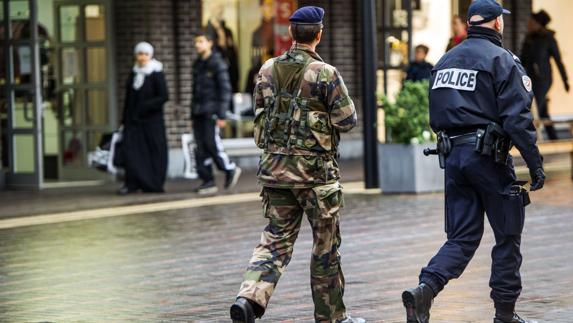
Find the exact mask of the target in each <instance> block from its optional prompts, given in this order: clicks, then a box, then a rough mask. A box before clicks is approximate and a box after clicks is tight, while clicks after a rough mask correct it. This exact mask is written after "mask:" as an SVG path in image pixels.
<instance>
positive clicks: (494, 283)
mask: <svg viewBox="0 0 573 323" xmlns="http://www.w3.org/2000/svg"><path fill="white" fill-rule="evenodd" d="M473 149H474V146H473V145H471V144H470V145H463V146H457V147H454V149H453V150H452V152H451V154H450V155H449V156H448V158H447V160H446V174H445V177H446V180H445V181H446V219H445V221H446V224H445V229H446V233H447V237H448V240H447V242H446V243H445V244H444V245H443V247H442V248H441V249H440V250H439V251H438V253H437V254H436V255H435V256H434V258H432V260H431V261H430V263H429V264H428V266H427V267H425V268H423V269H422V273H421V275H420V282H423V283H426V284H428V285H429V286H430V287H432V289H433V290H434V292H435V293H438V292H439V291H441V290H442V289H443V288H444V286H445V285H446V284H447V283H448V281H449V280H451V279H455V278H458V277H459V276H460V275H461V274H462V273H463V271H464V269H465V268H466V266H467V265H468V263H469V262H470V260H471V259H472V257H473V255H474V253H475V251H476V250H477V248H478V246H479V244H480V241H481V238H482V235H483V230H484V211H485V212H486V213H487V218H488V220H489V223H490V225H491V227H492V229H493V233H494V235H495V246H494V247H493V250H492V253H491V257H492V268H491V277H490V283H489V285H490V287H491V289H492V291H491V298H492V299H493V300H494V301H495V302H497V303H514V302H515V301H516V300H517V298H518V297H519V294H520V293H521V276H520V274H519V268H520V267H521V253H520V244H521V232H522V229H523V222H524V216H525V209H524V206H523V198H522V196H521V195H517V196H515V195H512V194H511V193H510V188H511V185H512V184H514V182H515V180H516V177H515V172H514V170H513V161H510V164H509V165H507V166H506V165H500V164H496V163H494V161H493V158H492V157H488V156H481V155H480V154H478V153H476V152H474V151H473Z"/></svg>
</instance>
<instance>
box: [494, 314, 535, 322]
mask: <svg viewBox="0 0 573 323" xmlns="http://www.w3.org/2000/svg"><path fill="white" fill-rule="evenodd" d="M493 323H537V321H531V320H525V319H522V318H521V317H519V315H517V314H515V313H513V317H511V318H510V319H509V320H506V319H501V318H498V317H497V316H496V317H495V318H494V319H493Z"/></svg>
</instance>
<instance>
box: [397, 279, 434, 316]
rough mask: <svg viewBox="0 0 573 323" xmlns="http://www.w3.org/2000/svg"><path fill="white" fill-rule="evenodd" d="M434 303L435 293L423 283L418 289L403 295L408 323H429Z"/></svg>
mask: <svg viewBox="0 0 573 323" xmlns="http://www.w3.org/2000/svg"><path fill="white" fill-rule="evenodd" d="M433 301H434V292H433V291H432V288H430V286H428V285H426V284H424V283H421V284H420V285H419V286H418V287H416V288H413V289H408V290H406V291H404V292H403V293H402V302H403V303H404V307H405V308H406V322H407V323H429V322H430V308H431V307H432V302H433Z"/></svg>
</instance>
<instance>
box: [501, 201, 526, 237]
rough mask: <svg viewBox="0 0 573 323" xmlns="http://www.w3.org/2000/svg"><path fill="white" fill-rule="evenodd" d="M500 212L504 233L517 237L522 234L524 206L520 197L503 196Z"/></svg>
mask: <svg viewBox="0 0 573 323" xmlns="http://www.w3.org/2000/svg"><path fill="white" fill-rule="evenodd" d="M502 198H503V200H502V203H503V205H502V211H503V221H504V225H503V226H504V227H503V229H504V233H505V234H506V235H519V234H521V233H522V232H523V225H524V223H525V206H524V202H523V196H522V195H511V194H503V197H502Z"/></svg>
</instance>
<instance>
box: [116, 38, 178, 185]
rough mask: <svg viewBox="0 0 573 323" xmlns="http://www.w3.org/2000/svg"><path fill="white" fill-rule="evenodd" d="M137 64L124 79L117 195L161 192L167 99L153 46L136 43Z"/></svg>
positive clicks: (165, 148) (164, 157) (165, 170)
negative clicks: (121, 170)
mask: <svg viewBox="0 0 573 323" xmlns="http://www.w3.org/2000/svg"><path fill="white" fill-rule="evenodd" d="M135 58H136V63H135V66H134V67H133V69H132V72H131V74H130V75H129V77H128V79H127V84H126V90H125V91H126V94H125V107H124V110H123V121H122V125H123V144H122V147H123V152H122V154H123V158H124V163H125V183H124V186H123V187H122V188H121V189H120V190H119V194H122V195H124V194H129V193H133V192H136V191H138V190H142V191H143V192H164V190H163V185H164V183H165V177H166V174H167V138H166V133H165V121H164V119H163V105H164V104H165V102H167V100H168V91H167V82H166V81H165V75H164V74H163V64H161V62H159V61H157V60H156V59H154V58H153V46H151V44H149V43H146V42H142V43H139V44H137V46H135Z"/></svg>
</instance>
